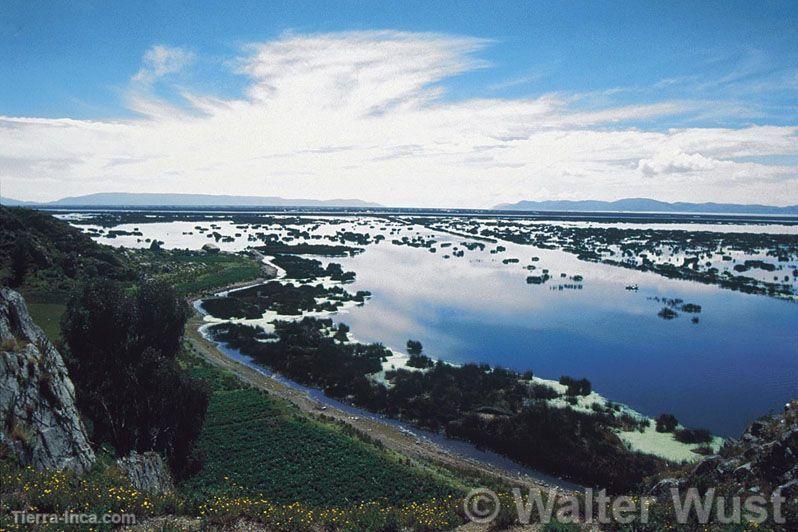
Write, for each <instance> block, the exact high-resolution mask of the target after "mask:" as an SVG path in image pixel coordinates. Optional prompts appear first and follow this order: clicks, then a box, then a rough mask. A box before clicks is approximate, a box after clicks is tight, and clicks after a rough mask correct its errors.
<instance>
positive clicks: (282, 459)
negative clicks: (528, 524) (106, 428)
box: [182, 357, 465, 507]
mask: <svg viewBox="0 0 798 532" xmlns="http://www.w3.org/2000/svg"><path fill="white" fill-rule="evenodd" d="M187 366H188V370H189V372H190V374H192V375H193V376H194V377H197V378H202V379H204V380H206V381H207V382H209V384H210V385H211V386H212V388H213V390H214V391H213V395H212V397H211V401H210V405H209V407H208V412H207V415H206V420H205V424H204V425H203V428H202V433H201V434H200V437H199V439H198V441H197V444H196V449H197V451H198V453H199V456H201V458H202V461H203V463H202V469H201V470H200V471H199V472H198V473H197V474H196V475H194V476H193V477H191V478H189V479H188V480H186V481H185V482H184V483H183V486H182V487H183V490H184V491H185V492H186V493H187V494H193V495H195V496H197V498H200V499H204V498H207V497H208V496H209V495H213V494H216V493H224V494H226V495H231V496H242V495H243V496H262V497H267V498H268V499H269V500H271V501H273V502H275V503H278V504H280V503H292V502H298V503H301V504H303V505H307V506H312V507H347V506H350V505H352V504H355V503H356V502H358V503H359V502H361V501H365V502H368V501H384V502H386V503H388V504H391V505H404V504H408V503H412V502H424V501H428V500H430V499H433V498H443V497H445V496H446V495H449V494H453V495H454V494H458V493H462V492H463V490H464V489H465V487H464V486H463V484H462V483H460V482H459V481H458V480H456V479H455V478H454V477H452V476H451V475H449V474H448V473H445V472H442V471H439V470H437V469H433V468H427V467H424V466H420V465H417V464H415V463H412V462H410V461H409V460H407V459H404V458H401V457H400V456H398V455H396V454H394V453H392V452H390V451H387V450H385V449H383V448H381V447H380V446H378V445H375V444H373V443H369V442H366V441H363V440H362V439H360V438H358V437H357V436H356V435H353V434H350V433H349V432H348V431H347V430H345V429H344V428H343V427H342V426H340V425H338V424H335V423H332V422H324V421H320V420H317V419H313V418H311V417H310V416H308V415H306V414H303V413H301V412H300V411H299V410H298V409H296V408H295V407H294V406H293V405H290V404H289V403H287V402H286V401H284V400H282V399H278V398H275V397H272V396H269V395H267V394H266V393H264V392H262V391H260V390H257V389H254V388H248V387H245V386H244V385H242V384H240V383H239V382H238V381H237V380H236V379H235V378H234V377H232V376H229V375H227V376H226V375H225V374H224V373H223V372H222V371H221V370H219V369H216V368H213V367H211V366H209V365H208V364H206V363H204V362H202V361H200V360H199V359H198V358H196V357H192V358H189V359H188V361H187Z"/></svg>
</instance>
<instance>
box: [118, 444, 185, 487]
mask: <svg viewBox="0 0 798 532" xmlns="http://www.w3.org/2000/svg"><path fill="white" fill-rule="evenodd" d="M116 463H117V464H118V465H119V467H120V468H121V469H122V471H124V472H125V474H126V475H127V477H128V479H130V483H131V484H132V485H133V487H134V488H136V489H137V490H139V491H146V492H148V493H169V492H171V491H172V490H174V481H173V480H172V474H171V473H170V472H169V467H167V465H166V463H165V462H164V460H163V458H162V457H161V455H160V454H158V453H154V452H151V451H148V452H145V453H137V452H136V451H133V452H132V453H130V454H129V455H128V456H126V457H124V458H120V459H119V460H117V461H116Z"/></svg>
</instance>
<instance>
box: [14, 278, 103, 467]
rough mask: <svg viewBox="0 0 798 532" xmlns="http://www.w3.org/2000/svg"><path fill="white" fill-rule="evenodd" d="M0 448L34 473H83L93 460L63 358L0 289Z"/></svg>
mask: <svg viewBox="0 0 798 532" xmlns="http://www.w3.org/2000/svg"><path fill="white" fill-rule="evenodd" d="M0 444H3V445H4V446H5V447H7V448H8V449H10V450H11V451H12V453H13V454H14V455H16V456H17V458H18V459H19V461H20V463H22V464H23V465H32V466H33V467H35V468H37V469H44V468H59V469H63V468H65V469H71V470H73V471H76V472H78V473H82V472H84V471H86V470H87V469H89V468H90V467H91V466H92V464H94V461H95V457H94V452H93V451H92V450H91V447H90V446H89V442H88V438H87V436H86V430H85V428H84V427H83V423H82V422H81V420H80V417H79V415H78V411H77V408H76V407H75V389H74V387H73V385H72V381H71V380H70V379H69V375H68V373H67V370H66V367H65V366H64V361H63V359H62V358H61V355H60V354H59V353H58V351H57V350H56V349H55V347H53V344H52V343H50V341H49V340H48V339H47V337H46V336H45V335H44V333H43V332H42V330H41V329H40V328H39V327H37V326H36V325H35V324H34V323H33V321H32V320H31V317H30V315H29V314H28V309H27V307H26V306H25V300H24V299H23V298H22V296H21V295H19V294H18V293H17V292H14V291H13V290H9V289H7V288H2V289H0Z"/></svg>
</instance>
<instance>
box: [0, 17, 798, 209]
mask: <svg viewBox="0 0 798 532" xmlns="http://www.w3.org/2000/svg"><path fill="white" fill-rule="evenodd" d="M489 45H490V42H489V41H485V40H481V39H473V38H467V37H456V36H447V35H438V34H417V33H402V32H390V31H382V32H347V33H335V34H323V35H286V36H283V37H281V38H279V39H277V40H274V41H270V42H266V43H258V44H253V45H251V46H249V47H247V48H246V50H245V53H244V55H243V56H242V57H240V58H238V60H237V64H238V68H239V69H240V72H242V73H244V74H245V75H247V76H248V77H249V79H250V83H249V85H248V88H247V90H246V92H245V95H244V96H243V97H241V98H239V99H219V98H210V97H207V96H204V95H199V94H192V93H187V92H185V91H183V97H184V104H183V107H182V108H177V107H175V105H174V104H168V103H166V102H163V101H161V100H159V99H157V98H156V97H154V96H153V95H152V92H151V91H148V90H142V89H141V87H140V86H141V85H148V84H151V83H153V82H154V81H155V80H156V79H158V78H159V77H162V76H165V75H166V74H168V73H172V72H175V71H177V70H179V69H181V68H184V67H185V66H186V65H187V64H188V63H189V62H190V61H191V55H190V54H188V53H187V52H185V51H178V50H177V49H171V48H166V47H153V48H152V49H151V50H150V51H149V52H148V53H147V54H146V55H145V58H144V60H143V63H142V69H141V71H140V72H139V73H138V74H136V76H134V80H133V82H132V86H131V91H130V94H129V95H128V96H129V97H128V103H129V105H130V106H131V108H133V109H134V110H136V111H138V112H140V113H141V114H142V115H143V116H142V118H139V119H133V120H123V121H84V120H72V119H32V118H23V117H0V178H2V180H3V193H4V194H5V195H8V196H10V197H19V198H23V199H53V198H56V197H61V196H65V195H76V194H84V193H89V192H98V191H148V192H203V193H227V194H252V195H279V196H284V197H306V198H332V197H357V198H361V199H364V200H371V201H378V202H381V203H384V204H387V205H424V206H447V207H451V206H464V207H466V206H467V207H486V206H491V205H493V204H495V203H499V202H504V201H515V200H518V199H548V198H577V199H578V198H597V199H615V198H619V197H629V196H649V197H655V198H658V199H664V200H695V201H699V200H701V201H703V200H713V201H746V202H748V201H758V202H766V203H776V204H784V203H798V169H797V168H796V167H794V166H773V165H765V164H757V163H752V162H745V163H742V162H736V159H739V158H742V157H748V158H752V157H753V158H756V157H765V156H769V155H785V154H786V155H795V154H798V136H796V129H797V128H796V127H777V126H763V127H754V126H752V127H745V128H740V129H709V128H685V129H673V130H667V131H660V130H656V131H654V130H648V131H647V130H645V129H641V128H642V127H643V125H644V124H646V123H647V121H649V120H651V119H653V118H658V119H659V121H660V122H662V121H663V119H665V118H666V117H668V116H669V115H674V114H679V113H684V112H685V110H686V109H689V106H690V105H694V104H686V103H683V102H669V101H663V102H658V103H654V104H650V105H635V106H616V107H609V108H601V109H593V110H584V109H581V110H575V109H573V108H572V107H571V102H569V101H568V100H567V99H564V98H562V97H560V96H558V95H545V96H542V97H539V98H535V99H499V98H483V99H469V100H459V101H452V100H450V99H447V98H446V97H445V96H446V95H445V93H444V92H443V89H442V88H441V82H442V81H444V80H448V79H450V78H452V76H457V75H458V74H461V73H464V72H467V71H470V70H473V69H476V68H489V65H487V64H485V63H484V62H483V61H480V60H479V59H477V58H476V57H475V53H477V52H478V51H479V50H481V49H482V48H484V47H486V46H489ZM455 82H456V80H455ZM629 124H636V125H637V127H631V126H629ZM8 161H10V162H8ZM653 176H655V177H656V179H652V177H653ZM42 180H44V181H46V182H47V186H46V187H43V186H35V185H34V183H38V182H43V181H42Z"/></svg>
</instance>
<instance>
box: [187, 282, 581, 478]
mask: <svg viewBox="0 0 798 532" xmlns="http://www.w3.org/2000/svg"><path fill="white" fill-rule="evenodd" d="M250 283H252V281H248V282H247V283H243V284H250ZM237 284H238V285H239V287H240V285H241V284H242V283H237ZM235 287H236V286H233V285H231V286H226V287H223V288H221V290H220V291H225V290H232V289H234V288H235ZM201 299H202V298H201V297H192V298H191V299H190V300H189V302H190V304H191V306H192V309H193V311H194V312H193V315H192V316H191V318H190V319H189V320H188V322H187V323H186V335H185V339H184V340H185V342H186V343H187V344H188V346H189V347H190V348H191V350H192V352H193V353H194V354H196V355H197V356H200V357H201V358H202V359H203V360H205V361H206V362H208V363H210V364H213V365H214V366H217V367H219V368H222V369H225V370H228V371H230V372H232V373H233V374H234V375H235V376H236V377H237V378H239V379H240V380H242V381H243V382H245V383H247V384H249V385H251V386H254V387H256V388H258V389H261V390H264V391H266V392H268V393H270V394H273V395H275V396H277V397H280V398H281V399H284V400H287V401H289V402H290V403H292V404H293V405H294V406H296V407H297V408H299V409H300V410H301V411H302V412H304V413H306V414H308V415H311V416H313V417H322V416H323V417H327V418H332V419H333V420H334V421H337V422H340V423H344V424H346V425H348V426H349V427H351V428H353V429H354V430H356V431H357V432H358V433H359V434H362V435H364V436H366V437H368V438H371V439H375V440H377V441H379V442H380V443H381V444H382V445H384V446H385V447H386V448H388V449H391V450H393V451H395V452H398V453H400V454H402V455H403V456H405V457H407V458H410V459H415V460H422V461H429V462H432V463H434V464H436V465H438V466H441V467H444V468H447V469H453V470H467V471H470V472H472V473H477V474H481V475H486V476H488V477H492V478H494V479H497V480H500V481H502V482H509V483H512V484H516V485H517V484H521V485H524V486H527V487H533V488H538V489H541V490H551V489H554V490H557V491H560V492H563V493H574V492H578V491H580V490H581V489H583V487H582V486H579V485H577V484H575V483H572V482H569V481H567V480H562V479H558V478H556V477H553V476H551V475H546V474H544V473H538V474H539V475H540V476H542V477H550V478H551V482H547V481H546V480H544V479H541V478H535V476H533V475H531V474H529V473H524V474H522V473H520V472H518V471H515V472H513V471H509V470H507V469H506V468H504V467H502V466H501V465H498V464H491V463H488V462H486V461H483V460H479V459H477V458H473V457H467V456H463V455H461V454H459V453H456V452H453V451H449V450H447V449H444V448H442V447H441V446H440V445H439V444H437V443H435V442H433V441H431V440H429V439H427V438H425V437H419V436H417V435H416V432H419V433H421V432H422V431H420V430H418V429H415V428H414V429H412V430H408V429H406V428H404V427H402V426H401V425H399V424H398V423H397V424H393V423H386V422H385V421H382V420H378V419H374V418H373V417H367V416H365V415H363V416H360V415H353V413H351V412H347V411H346V410H343V409H342V408H339V407H337V406H335V405H333V404H330V402H336V403H340V402H339V401H336V400H335V399H332V398H330V401H325V402H324V403H323V407H324V408H323V409H322V408H320V406H321V405H322V403H321V402H320V401H318V400H316V399H313V398H312V397H311V396H310V395H308V393H307V392H306V391H304V390H303V389H301V388H304V387H300V386H301V385H298V384H297V385H295V386H294V384H295V383H293V382H292V381H290V379H286V378H284V377H282V376H278V377H277V378H275V377H271V376H268V375H266V374H264V372H263V371H259V369H256V368H254V367H252V366H251V365H248V364H246V363H244V362H243V361H240V360H236V359H234V358H232V357H230V356H229V355H228V354H226V353H225V352H224V351H223V350H221V349H220V348H219V346H218V345H217V344H216V343H215V342H213V341H211V340H209V339H208V338H206V337H205V336H204V335H203V334H202V331H201V329H202V328H203V327H204V326H206V325H207V324H208V323H207V322H206V321H204V316H205V315H204V314H202V312H201V311H200V310H199V309H198V308H197V302H198V301H199V300H201ZM252 364H253V365H255V364H256V363H255V362H252ZM263 370H265V371H268V369H266V368H263ZM269 373H272V372H269ZM285 381H288V382H285ZM289 383H290V384H289ZM319 393H321V394H322V395H323V392H322V391H320V390H319ZM344 406H345V405H344ZM355 408H356V407H355ZM357 410H358V411H362V409H359V408H358V409H357ZM371 415H372V416H376V415H374V414H371ZM450 441H452V442H455V443H456V442H460V440H450ZM460 443H462V444H465V445H467V446H470V447H474V446H473V445H472V444H470V443H468V442H460ZM474 449H475V450H476V447H474ZM494 454H496V453H494ZM496 456H497V457H500V458H502V459H504V460H507V461H508V462H510V463H512V464H515V465H516V467H517V468H519V469H520V468H522V469H525V470H529V469H530V468H525V467H524V466H521V465H520V464H516V463H515V462H513V461H512V460H510V459H509V458H506V457H503V456H501V455H498V454H496ZM558 484H559V485H558Z"/></svg>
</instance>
